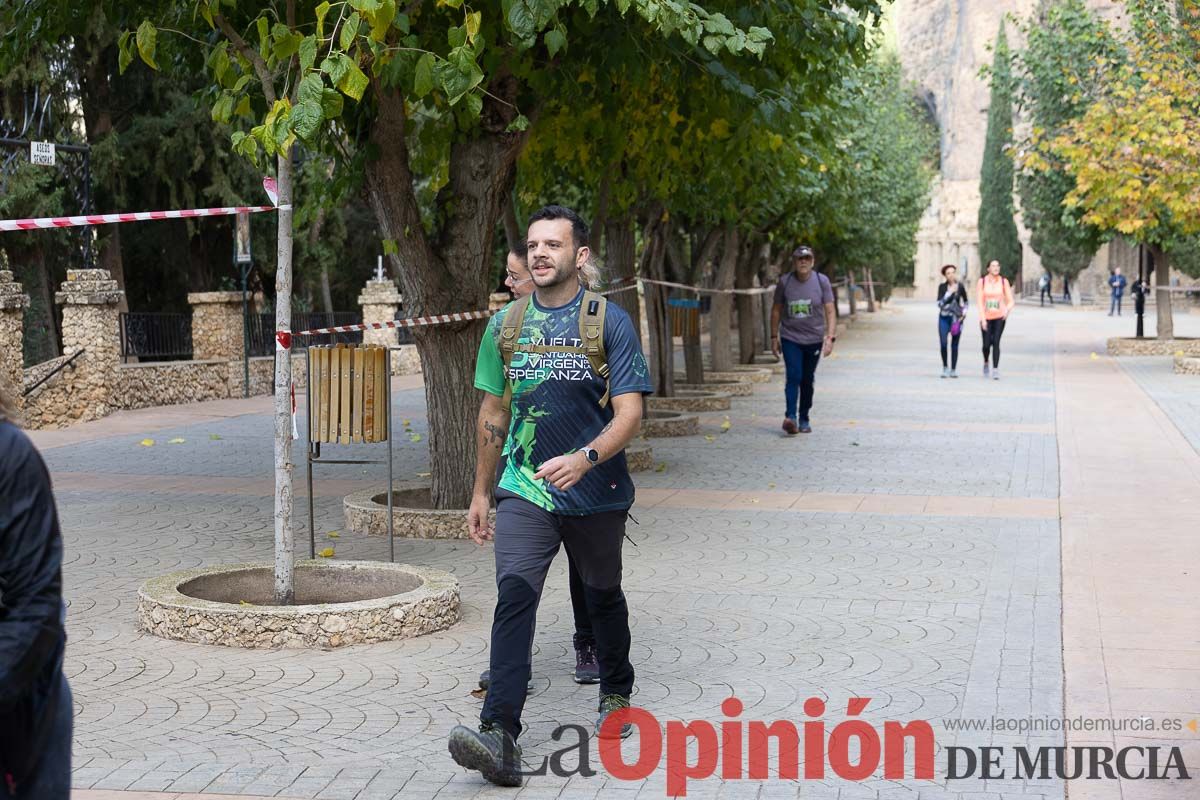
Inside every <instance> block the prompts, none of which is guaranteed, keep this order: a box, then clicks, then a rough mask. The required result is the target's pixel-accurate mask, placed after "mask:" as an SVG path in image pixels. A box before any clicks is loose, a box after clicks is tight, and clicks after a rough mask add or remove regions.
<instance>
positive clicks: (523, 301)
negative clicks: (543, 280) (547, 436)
mask: <svg viewBox="0 0 1200 800" xmlns="http://www.w3.org/2000/svg"><path fill="white" fill-rule="evenodd" d="M529 298H530V295H525V296H524V297H519V298H517V299H516V300H514V301H513V302H512V305H510V306H509V307H508V311H506V312H504V319H503V321H502V322H501V324H500V359H501V360H502V361H503V362H504V398H503V403H504V410H505V411H508V410H511V408H512V381H511V380H509V377H508V368H509V367H510V366H511V365H512V360H513V354H514V353H516V352H517V340H518V339H520V338H521V327H522V325H524V324H525V311H526V309H528V308H529Z"/></svg>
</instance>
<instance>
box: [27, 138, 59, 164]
mask: <svg viewBox="0 0 1200 800" xmlns="http://www.w3.org/2000/svg"><path fill="white" fill-rule="evenodd" d="M29 163H30V164H40V165H42V166H46V167H53V166H54V142H30V143H29Z"/></svg>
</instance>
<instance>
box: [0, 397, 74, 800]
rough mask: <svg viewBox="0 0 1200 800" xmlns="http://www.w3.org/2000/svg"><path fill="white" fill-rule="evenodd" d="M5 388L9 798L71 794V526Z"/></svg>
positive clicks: (3, 637)
mask: <svg viewBox="0 0 1200 800" xmlns="http://www.w3.org/2000/svg"><path fill="white" fill-rule="evenodd" d="M12 417H13V414H12V407H11V405H10V403H9V402H8V400H7V398H6V397H5V395H4V387H3V386H2V385H0V800H67V798H68V797H69V796H70V792H71V716H72V705H71V690H70V688H69V687H68V686H67V679H66V677H65V676H64V675H63V671H62V662H63V650H64V648H65V645H66V638H67V637H66V631H65V629H64V627H63V622H64V617H65V608H64V606H63V601H62V533H61V532H60V531H59V527H58V513H57V511H56V510H55V508H54V495H53V494H52V492H51V489H50V475H49V473H48V472H47V471H46V465H45V464H44V463H43V462H42V458H41V456H40V455H38V452H37V450H36V449H35V448H34V446H33V443H32V442H30V441H29V438H28V437H27V436H25V434H23V433H22V432H21V431H20V429H18V428H17V426H16V424H15V423H14V422H13V419H12Z"/></svg>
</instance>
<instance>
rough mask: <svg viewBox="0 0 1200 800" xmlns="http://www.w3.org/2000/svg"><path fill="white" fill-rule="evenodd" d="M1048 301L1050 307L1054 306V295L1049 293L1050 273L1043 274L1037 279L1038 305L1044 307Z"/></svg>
mask: <svg viewBox="0 0 1200 800" xmlns="http://www.w3.org/2000/svg"><path fill="white" fill-rule="evenodd" d="M1047 300H1049V301H1050V305H1054V294H1053V293H1052V292H1051V291H1050V273H1049V272H1043V273H1042V277H1040V278H1038V305H1039V306H1044V305H1046V301H1047Z"/></svg>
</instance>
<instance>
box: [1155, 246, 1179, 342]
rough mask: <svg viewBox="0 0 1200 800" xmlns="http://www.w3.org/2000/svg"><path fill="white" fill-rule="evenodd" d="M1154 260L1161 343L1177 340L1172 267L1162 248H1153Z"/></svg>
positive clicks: (1158, 330)
mask: <svg viewBox="0 0 1200 800" xmlns="http://www.w3.org/2000/svg"><path fill="white" fill-rule="evenodd" d="M1150 254H1151V256H1152V257H1153V258H1154V288H1155V292H1156V294H1155V296H1154V302H1155V304H1156V308H1155V309H1154V315H1155V319H1156V320H1157V326H1158V329H1157V332H1158V340H1159V341H1160V342H1163V341H1167V340H1168V339H1174V338H1175V316H1174V315H1173V314H1172V313H1171V288H1170V287H1171V265H1170V262H1169V261H1168V260H1167V254H1166V253H1164V252H1163V250H1162V248H1161V247H1151V248H1150Z"/></svg>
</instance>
